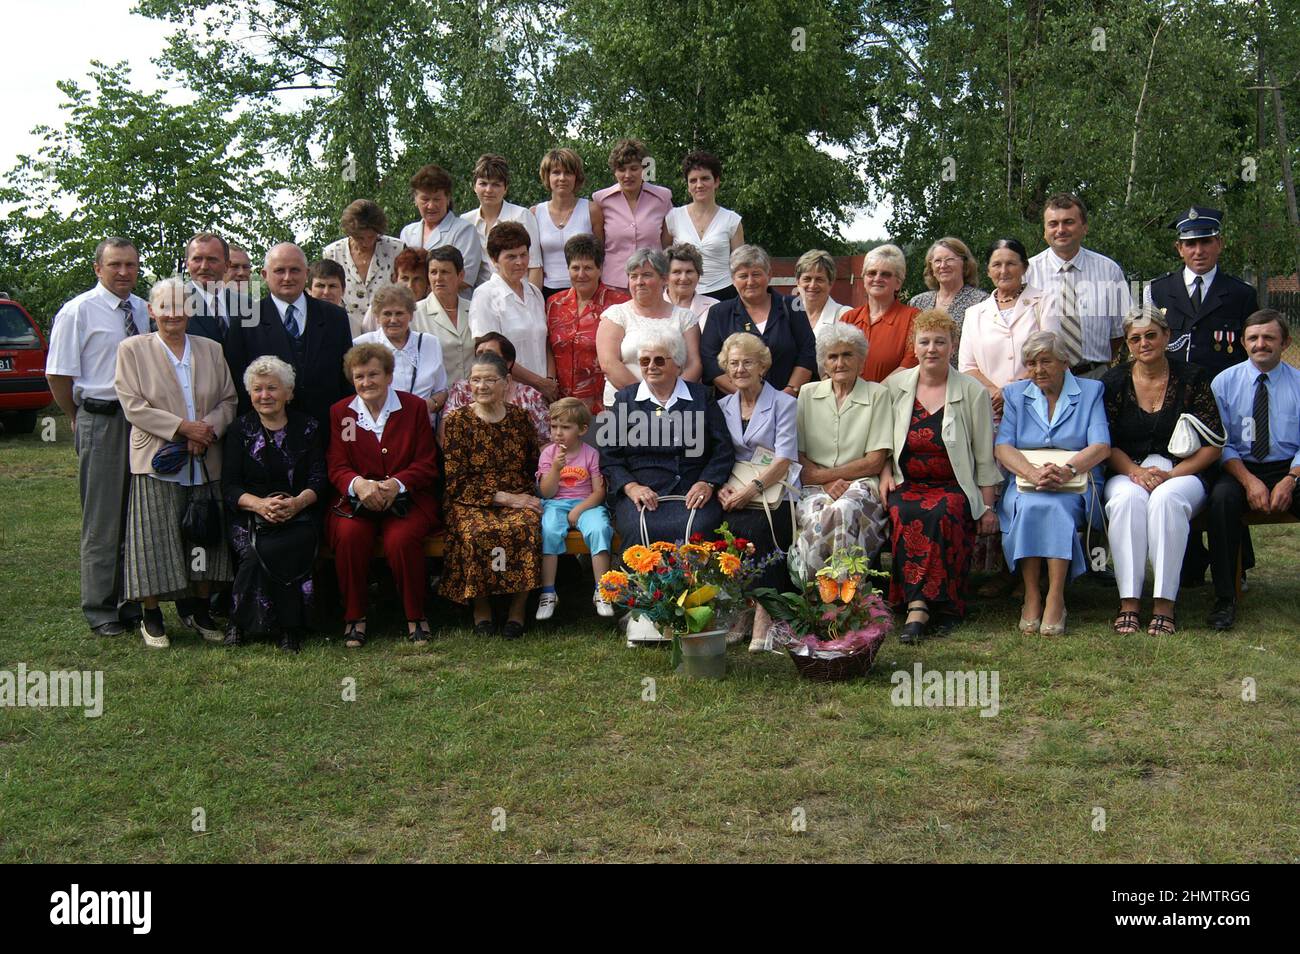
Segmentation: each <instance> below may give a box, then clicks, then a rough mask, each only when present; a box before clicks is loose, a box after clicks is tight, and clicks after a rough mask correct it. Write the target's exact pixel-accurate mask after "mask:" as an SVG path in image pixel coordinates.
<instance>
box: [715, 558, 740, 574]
mask: <svg viewBox="0 0 1300 954" xmlns="http://www.w3.org/2000/svg"><path fill="white" fill-rule="evenodd" d="M718 566H719V567H720V568H721V569H722V572H723V573H724V574H726V575H727V576H735V575H736V571H737V570H739V569H740V557H738V556H736V555H735V554H734V553H720V554H718Z"/></svg>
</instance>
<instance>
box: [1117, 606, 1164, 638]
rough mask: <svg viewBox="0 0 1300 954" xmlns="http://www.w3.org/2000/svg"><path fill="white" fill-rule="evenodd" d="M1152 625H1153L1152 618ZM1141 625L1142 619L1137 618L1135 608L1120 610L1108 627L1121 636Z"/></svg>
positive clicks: (1134, 630)
mask: <svg viewBox="0 0 1300 954" xmlns="http://www.w3.org/2000/svg"><path fill="white" fill-rule="evenodd" d="M1151 625H1152V626H1154V625H1155V621H1154V620H1153V621H1152V623H1151ZM1141 627H1142V620H1141V619H1139V618H1138V614H1137V611H1136V610H1120V611H1119V615H1118V616H1116V617H1115V621H1114V622H1113V623H1111V624H1110V628H1111V629H1113V630H1114V631H1115V632H1117V633H1119V634H1120V635H1121V636H1129V635H1131V634H1133V633H1136V632H1137V631H1138V630H1139V629H1140V628H1141Z"/></svg>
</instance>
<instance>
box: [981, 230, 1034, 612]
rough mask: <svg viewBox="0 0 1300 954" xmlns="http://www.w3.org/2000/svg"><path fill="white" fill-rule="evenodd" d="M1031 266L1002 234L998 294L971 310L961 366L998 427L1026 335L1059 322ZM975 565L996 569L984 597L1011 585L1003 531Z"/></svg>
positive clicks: (995, 250)
mask: <svg viewBox="0 0 1300 954" xmlns="http://www.w3.org/2000/svg"><path fill="white" fill-rule="evenodd" d="M1028 268H1029V255H1028V253H1027V252H1026V251H1025V247H1024V245H1022V244H1021V243H1020V241H1019V240H1017V239H1014V238H1000V239H998V240H997V241H995V242H994V243H993V247H992V249H991V251H990V252H989V264H988V276H989V278H990V279H991V280H992V281H993V294H992V295H991V296H989V297H987V298H985V299H984V300H983V301H981V302H979V303H978V304H976V305H972V306H971V307H969V308H967V309H966V320H965V325H964V328H965V333H964V334H962V335H961V345H960V347H959V349H958V356H957V370H959V371H961V372H962V373H963V374H968V375H970V376H971V377H972V378H974V379H975V380H976V381H978V382H979V383H980V384H982V385H984V389H985V390H986V391H987V392H988V395H989V399H990V400H991V401H992V402H993V427H994V429H995V430H996V428H997V426H998V424H999V423H1001V421H1002V389H1003V388H1004V387H1006V386H1007V385H1008V384H1010V383H1011V382H1012V381H1018V380H1020V379H1022V378H1024V377H1025V376H1026V374H1027V372H1026V371H1025V366H1024V363H1023V362H1022V361H1021V360H1020V352H1021V349H1022V348H1024V345H1025V340H1026V339H1027V338H1028V337H1029V336H1030V335H1031V334H1033V333H1034V332H1035V331H1051V330H1054V329H1055V327H1056V324H1055V321H1054V320H1053V319H1050V318H1049V317H1048V300H1047V296H1046V295H1044V294H1043V292H1041V291H1039V290H1038V289H1036V288H1032V287H1030V286H1028V285H1026V284H1025V272H1026V271H1027V270H1028ZM972 568H973V569H974V570H977V571H985V572H989V573H993V574H995V575H994V576H993V577H992V578H990V579H989V580H988V581H987V582H985V583H984V585H982V586H981V587H980V588H979V590H978V593H979V595H980V596H999V595H1003V594H1005V593H1006V592H1007V591H1008V590H1010V589H1011V586H1012V584H1011V578H1010V577H1008V576H1006V575H1005V570H1006V562H1005V561H1004V560H1003V557H1002V540H1001V535H1000V534H994V535H991V536H981V537H980V538H979V540H978V541H977V542H976V544H975V556H974V565H973V567H972Z"/></svg>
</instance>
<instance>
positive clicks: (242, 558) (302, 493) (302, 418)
mask: <svg viewBox="0 0 1300 954" xmlns="http://www.w3.org/2000/svg"><path fill="white" fill-rule="evenodd" d="M293 385H294V370H293V366H292V365H291V364H288V363H287V362H284V361H281V360H280V359H279V358H276V357H273V356H270V355H264V356H262V357H260V358H256V359H254V360H253V362H252V363H251V364H249V366H248V367H247V368H246V369H245V371H244V390H246V391H247V392H248V397H249V399H250V400H251V402H252V404H253V410H252V411H250V412H248V413H247V414H245V415H243V416H242V417H240V418H239V419H238V420H236V421H235V423H234V426H232V427H231V428H230V430H229V431H227V432H226V440H225V457H224V459H223V461H222V464H223V469H222V474H221V485H222V489H223V490H224V491H225V496H226V507H227V509H228V512H229V513H230V514H231V518H230V543H231V546H232V547H233V548H234V551H235V555H236V556H237V557H238V558H239V565H238V568H237V569H236V570H235V585H234V586H233V587H232V590H231V598H232V599H231V610H230V628H229V629H228V630H227V631H226V640H225V642H226V645H227V646H238V645H240V643H241V642H242V640H243V637H245V636H258V635H268V636H271V637H272V638H274V639H277V640H278V642H279V645H280V648H281V649H283V650H286V651H288V652H297V651H298V647H299V644H300V641H301V638H302V634H303V632H304V631H305V630H306V629H307V623H308V614H309V611H310V608H311V600H312V593H313V589H312V577H311V573H312V564H313V563H314V562H315V559H316V551H317V545H318V542H319V537H320V522H321V511H322V510H323V507H324V500H325V494H326V488H327V487H328V486H329V478H328V476H327V473H326V469H325V432H324V430H323V429H322V428H321V426H320V424H318V423H317V421H316V419H315V418H314V417H312V416H310V415H308V414H303V413H302V412H301V411H290V410H288V409H287V405H288V403H289V401H290V399H291V398H292V397H293Z"/></svg>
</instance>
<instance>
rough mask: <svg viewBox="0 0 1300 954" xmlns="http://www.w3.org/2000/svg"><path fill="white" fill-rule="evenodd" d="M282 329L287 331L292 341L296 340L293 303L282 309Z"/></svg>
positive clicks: (296, 323)
mask: <svg viewBox="0 0 1300 954" xmlns="http://www.w3.org/2000/svg"><path fill="white" fill-rule="evenodd" d="M284 330H285V331H287V332H289V337H290V338H292V339H293V340H294V341H297V340H298V318H297V312H296V309H295V308H294V307H293V305H290V306H289V307H288V308H286V309H285V310H284Z"/></svg>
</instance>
